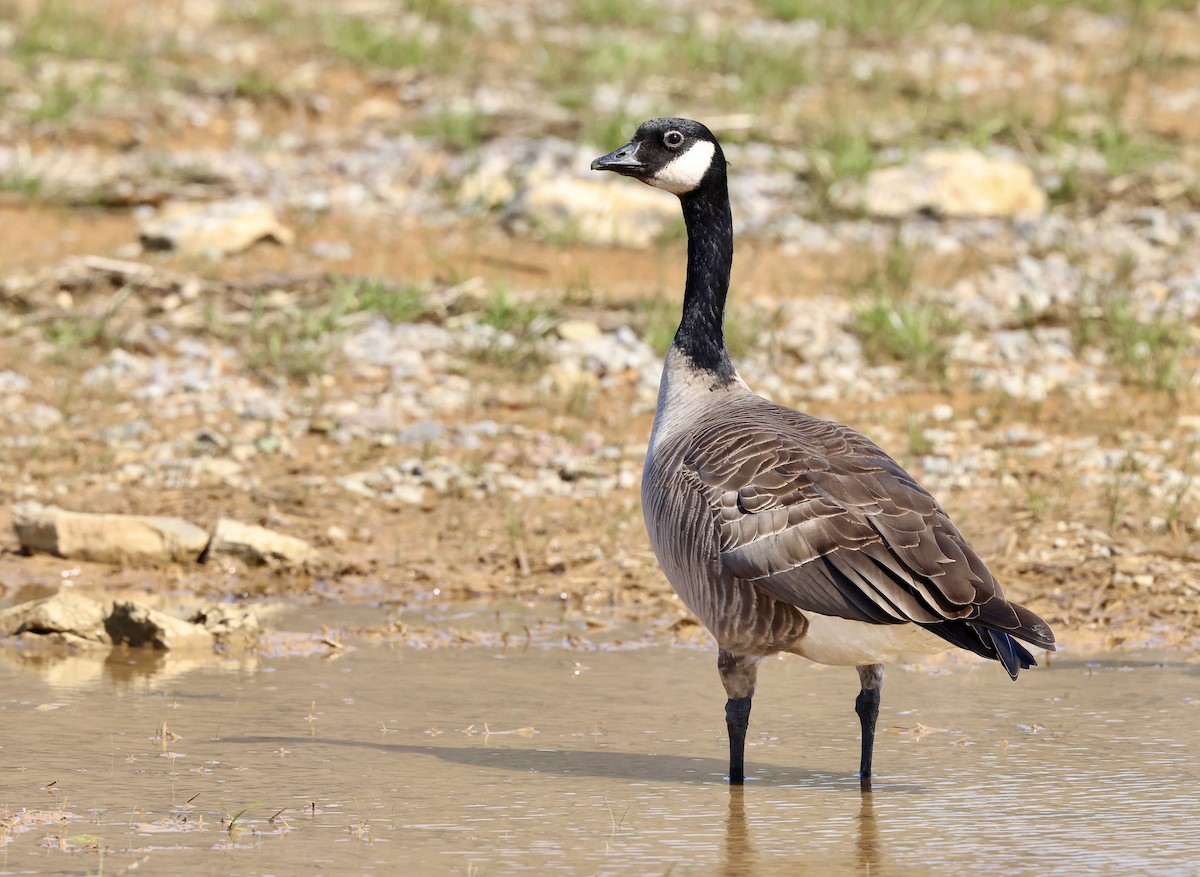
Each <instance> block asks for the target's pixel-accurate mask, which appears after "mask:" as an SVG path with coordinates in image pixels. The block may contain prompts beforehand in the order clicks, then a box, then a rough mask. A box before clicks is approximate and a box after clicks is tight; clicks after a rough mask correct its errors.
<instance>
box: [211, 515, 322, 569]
mask: <svg viewBox="0 0 1200 877" xmlns="http://www.w3.org/2000/svg"><path fill="white" fill-rule="evenodd" d="M217 557H235V558H237V559H239V560H241V561H244V562H245V563H248V564H250V565H251V566H264V565H268V564H269V565H283V566H297V567H299V566H306V565H308V564H312V563H316V562H317V561H318V560H319V559H320V554H319V553H318V552H317V550H316V549H315V548H313V547H312V546H311V545H309V544H308V543H307V542H305V541H304V540H303V539H297V538H296V537H295V536H285V535H283V534H282V533H276V532H275V531H273V530H268V529H267V528H266V527H257V526H254V525H253V524H243V523H240V522H239V521H235V520H232V519H231V518H221V519H220V520H219V521H217V525H216V526H215V527H214V528H213V532H212V539H210V540H209V543H208V548H206V549H205V551H204V555H203V556H202V557H201V560H205V561H206V560H211V559H213V558H217Z"/></svg>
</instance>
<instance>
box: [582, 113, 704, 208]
mask: <svg viewBox="0 0 1200 877" xmlns="http://www.w3.org/2000/svg"><path fill="white" fill-rule="evenodd" d="M592 170H594V171H615V172H616V173H619V174H621V175H623V176H626V177H633V178H634V179H636V180H641V181H642V182H643V183H645V184H646V185H648V186H654V187H656V188H659V189H666V190H667V191H668V192H674V193H675V194H676V195H686V194H687V193H688V192H694V191H695V190H696V189H699V188H700V187H701V186H702V185H704V184H705V183H706V182H709V181H712V180H715V179H717V178H718V176H719V178H721V179H724V177H725V154H724V153H723V152H721V145H720V144H719V143H717V138H716V137H714V136H713V133H712V131H709V130H708V129H707V128H705V127H704V126H703V125H701V124H700V123H699V122H693V121H692V120H691V119H651V120H650V121H649V122H643V123H642V126H641V127H640V128H638V129H637V133H636V134H634V135H633V139H632V140H630V141H629V142H628V143H626V144H625V145H624V146H622V147H621V148H620V149H617V150H614V151H613V152H610V153H609V154H608V155H604V156H601V157H600V158H598V159H596V160H595V161H593V162H592Z"/></svg>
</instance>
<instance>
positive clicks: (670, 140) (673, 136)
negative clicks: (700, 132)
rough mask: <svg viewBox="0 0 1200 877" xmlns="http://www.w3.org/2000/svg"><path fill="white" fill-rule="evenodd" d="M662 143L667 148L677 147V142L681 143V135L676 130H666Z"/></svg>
mask: <svg viewBox="0 0 1200 877" xmlns="http://www.w3.org/2000/svg"><path fill="white" fill-rule="evenodd" d="M663 143H665V144H666V145H667V148H668V149H677V148H678V147H679V144H681V143H683V135H682V134H680V133H679V132H678V131H668V132H667V133H666V134H664V135H663Z"/></svg>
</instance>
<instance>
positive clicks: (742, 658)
mask: <svg viewBox="0 0 1200 877" xmlns="http://www.w3.org/2000/svg"><path fill="white" fill-rule="evenodd" d="M761 660H762V658H756V657H751V656H749V655H734V654H732V653H731V652H727V651H725V650H724V649H721V650H720V651H719V652H718V653H717V669H718V670H719V671H720V673H721V684H722V685H724V686H725V693H726V694H727V695H728V696H729V701H728V702H727V703H726V704H725V726H726V728H728V730H729V782H730V784H731V785H734V786H740V785H741V784H742V782H743V781H744V780H745V779H746V729H747V728H749V727H750V698H751V697H753V696H754V682H755V680H756V679H757V678H758V662H759V661H761Z"/></svg>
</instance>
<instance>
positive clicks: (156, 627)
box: [104, 600, 213, 651]
mask: <svg viewBox="0 0 1200 877" xmlns="http://www.w3.org/2000/svg"><path fill="white" fill-rule="evenodd" d="M104 626H105V628H106V629H107V631H108V635H109V637H110V638H111V639H112V642H113V644H114V645H127V646H130V647H132V648H143V647H150V648H155V649H163V650H168V649H169V650H173V651H179V650H182V649H194V648H201V649H211V648H212V645H213V635H212V633H210V632H209V631H208V630H207V629H206V628H204V627H202V626H201V625H198V624H193V623H191V622H189V621H184V620H183V619H182V618H176V617H175V616H174V615H168V614H167V613H165V612H159V611H158V610H157V609H151V608H150V607H148V606H143V605H141V604H140V603H133V602H130V601H128V600H118V601H116V602H114V603H113V606H112V612H111V614H110V615H109V616H108V618H107V619H105V622H104Z"/></svg>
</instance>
